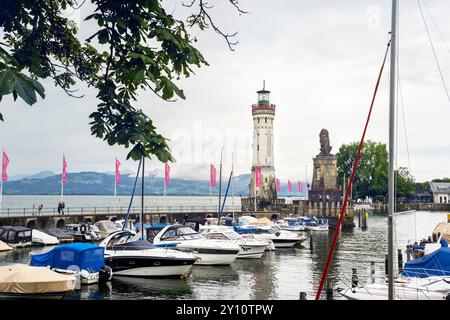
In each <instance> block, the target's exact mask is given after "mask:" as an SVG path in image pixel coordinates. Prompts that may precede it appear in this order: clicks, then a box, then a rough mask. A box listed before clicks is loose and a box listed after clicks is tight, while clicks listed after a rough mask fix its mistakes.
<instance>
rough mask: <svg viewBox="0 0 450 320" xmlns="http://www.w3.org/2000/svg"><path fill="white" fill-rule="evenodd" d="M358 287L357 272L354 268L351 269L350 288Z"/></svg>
mask: <svg viewBox="0 0 450 320" xmlns="http://www.w3.org/2000/svg"><path fill="white" fill-rule="evenodd" d="M357 286H358V271H357V269H356V268H352V288H356V287H357Z"/></svg>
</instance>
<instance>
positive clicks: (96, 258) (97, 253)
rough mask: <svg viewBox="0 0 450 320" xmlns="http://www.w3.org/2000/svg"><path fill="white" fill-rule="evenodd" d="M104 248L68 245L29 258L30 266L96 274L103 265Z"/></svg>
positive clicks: (83, 244) (80, 244) (87, 245)
mask: <svg viewBox="0 0 450 320" xmlns="http://www.w3.org/2000/svg"><path fill="white" fill-rule="evenodd" d="M104 251H105V248H103V247H100V246H98V245H95V244H89V243H70V244H64V245H60V246H56V247H54V248H53V249H52V250H50V251H49V252H47V253H43V254H34V255H32V256H31V262H30V265H31V266H36V267H46V266H50V268H57V269H65V270H67V269H69V270H74V269H75V268H74V266H76V267H78V268H79V269H80V270H88V271H90V272H98V271H99V270H100V268H101V267H103V266H104V265H105V258H104Z"/></svg>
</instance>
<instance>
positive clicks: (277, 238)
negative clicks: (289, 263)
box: [233, 224, 308, 248]
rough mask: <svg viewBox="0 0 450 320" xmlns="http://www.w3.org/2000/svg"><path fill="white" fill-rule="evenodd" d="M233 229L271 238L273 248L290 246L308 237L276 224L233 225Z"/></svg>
mask: <svg viewBox="0 0 450 320" xmlns="http://www.w3.org/2000/svg"><path fill="white" fill-rule="evenodd" d="M233 228H234V231H236V232H237V233H239V234H241V235H244V234H247V235H248V234H251V235H259V237H260V238H266V239H270V240H272V242H273V244H274V246H275V248H292V247H293V246H295V245H297V244H301V243H302V242H303V241H305V240H306V239H308V237H305V236H304V235H302V234H300V233H296V232H291V231H286V230H282V229H281V228H280V226H278V225H277V224H273V225H272V226H260V225H246V226H241V227H238V226H233Z"/></svg>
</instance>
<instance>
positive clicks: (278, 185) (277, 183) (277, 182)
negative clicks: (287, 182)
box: [276, 179, 281, 192]
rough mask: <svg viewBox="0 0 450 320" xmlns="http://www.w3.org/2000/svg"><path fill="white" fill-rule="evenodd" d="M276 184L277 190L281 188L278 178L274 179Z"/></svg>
mask: <svg viewBox="0 0 450 320" xmlns="http://www.w3.org/2000/svg"><path fill="white" fill-rule="evenodd" d="M276 186H277V192H280V188H281V185H280V179H277V180H276Z"/></svg>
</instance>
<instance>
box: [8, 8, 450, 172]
mask: <svg viewBox="0 0 450 320" xmlns="http://www.w3.org/2000/svg"><path fill="white" fill-rule="evenodd" d="M227 2H228V1H225V0H223V1H215V3H216V6H215V8H214V9H212V10H211V14H212V16H213V18H214V19H215V22H216V24H217V25H218V26H220V27H221V28H222V29H223V30H224V31H226V32H229V33H233V32H235V31H239V33H238V35H237V38H236V39H237V40H238V41H239V44H238V45H237V46H236V48H235V51H234V52H232V51H230V50H229V49H228V47H227V45H226V43H225V41H224V39H223V38H222V37H220V36H219V35H217V34H216V33H214V32H213V31H212V30H210V31H206V32H201V31H198V30H197V29H193V30H192V33H193V34H194V35H197V36H198V42H197V47H198V48H199V49H200V51H201V52H202V53H203V54H204V56H205V58H206V60H207V61H208V62H209V64H210V66H209V67H203V68H201V69H197V70H196V75H193V76H192V77H191V78H188V79H184V80H181V81H179V82H178V84H179V86H180V87H181V88H182V89H183V90H184V92H185V94H186V97H187V99H186V100H185V101H181V100H179V101H177V102H175V103H167V102H163V101H162V100H160V99H159V98H157V97H156V96H154V95H153V94H152V93H147V92H142V93H141V94H140V96H139V101H138V104H137V106H139V107H142V108H143V110H144V111H145V112H146V113H147V114H148V115H149V116H150V117H151V118H152V119H153V120H154V123H155V125H156V126H157V128H158V130H159V132H160V133H162V134H163V135H165V136H166V137H168V138H170V139H171V142H170V146H171V148H172V150H173V153H174V156H175V158H176V160H177V162H176V163H174V164H173V165H172V170H171V176H172V177H173V178H175V177H179V178H199V179H208V177H209V164H210V163H214V164H215V165H216V167H218V163H219V158H220V149H221V147H222V146H223V147H224V149H225V151H224V162H225V165H226V168H225V171H228V170H229V166H230V165H231V153H232V152H234V153H235V154H236V156H235V159H236V162H235V166H236V174H244V173H249V172H250V169H251V161H252V159H251V155H252V152H251V143H252V117H251V105H252V104H253V103H255V102H256V91H257V90H259V89H261V88H262V82H263V80H264V79H265V80H266V88H267V89H269V90H270V91H271V102H272V103H274V104H275V105H276V106H277V109H276V116H275V124H274V126H275V130H274V134H275V137H274V139H275V170H276V175H277V177H278V178H280V179H283V180H285V179H288V178H290V179H291V180H297V179H301V180H304V179H305V175H306V166H307V167H308V176H309V179H311V174H312V170H311V168H312V158H313V157H314V156H315V155H317V154H318V153H319V149H320V146H319V132H320V130H321V129H322V128H326V129H328V131H329V133H330V141H331V145H332V146H333V149H332V153H336V152H337V151H338V149H339V146H340V145H341V144H343V143H349V142H353V141H357V140H358V141H359V139H360V136H361V133H362V129H363V124H364V121H365V118H366V116H367V111H368V107H369V103H370V99H371V95H372V92H373V88H374V85H375V80H376V77H377V74H378V71H379V68H380V64H381V60H382V57H383V54H384V51H385V47H386V43H387V41H388V38H389V37H388V32H389V29H390V8H391V7H390V6H391V1H390V0H379V1H362V0H352V1H350V0H341V1H331V0H328V1H325V0H322V1H318V0H314V1H312V0H301V1H300V0H298V1H292V0H279V1H262V0H242V1H240V2H241V6H242V8H244V9H245V10H247V11H249V12H251V13H250V14H246V15H239V14H238V13H237V12H236V11H235V10H234V8H233V7H232V6H230V5H229V4H228V3H227ZM400 2H401V5H400V67H399V69H400V76H401V86H402V92H403V101H404V107H405V120H406V131H407V137H408V142H409V153H410V163H411V171H412V174H413V175H414V176H415V177H416V179H417V180H418V181H423V180H429V179H433V178H438V177H444V176H450V139H449V137H450V126H449V120H450V103H449V101H448V100H447V97H446V95H445V91H444V89H443V85H442V82H441V80H440V77H439V73H438V69H437V66H436V63H435V61H434V58H433V53H432V51H431V47H430V44H429V42H428V38H427V36H426V31H425V27H424V25H423V22H422V19H421V16H420V11H419V9H418V5H417V2H416V1H400ZM163 3H164V5H165V7H166V9H167V11H168V12H173V14H174V15H175V16H176V17H179V18H180V17H186V16H187V13H188V11H186V8H183V7H182V6H181V2H180V1H176V0H172V1H164V2H163ZM210 3H211V4H212V3H213V1H210ZM427 3H428V7H429V9H430V10H431V12H432V14H433V17H434V19H435V21H436V23H437V25H438V26H439V28H440V31H441V33H442V35H443V37H444V39H445V41H449V42H450V20H449V19H448V12H450V2H449V1H447V0H427ZM191 10H192V9H191ZM88 14H89V10H88V7H83V8H82V9H81V12H72V13H70V15H72V16H73V17H74V19H75V20H77V19H78V20H80V17H84V16H86V15H88ZM425 14H428V13H427V11H425ZM427 19H428V23H429V28H430V31H431V36H432V38H433V41H434V44H435V47H436V51H437V55H438V57H439V60H440V63H441V66H442V69H443V73H444V77H445V79H446V81H449V82H450V51H449V50H448V47H447V46H446V43H444V42H443V41H442V40H441V38H440V37H439V34H438V33H437V31H436V29H435V28H434V26H433V24H432V22H431V20H430V18H429V16H428V15H427ZM79 27H80V35H81V36H82V37H84V38H86V37H87V36H88V35H90V34H92V33H93V29H92V27H91V26H89V25H86V24H85V23H82V24H81V25H80V26H79ZM388 79H389V75H388V70H387V72H386V73H385V74H384V76H383V79H382V84H381V87H380V91H379V95H378V98H377V101H376V105H375V109H374V113H373V117H372V121H371V124H370V126H369V129H368V132H367V136H366V138H367V139H371V140H374V141H381V142H384V143H387V141H388V98H389V95H388ZM44 84H45V85H46V98H45V100H40V101H39V102H38V103H36V104H35V105H34V106H32V107H29V106H27V105H25V104H24V103H23V102H21V101H18V102H13V101H12V98H11V97H8V98H5V99H3V100H2V102H1V103H0V108H1V112H2V113H3V115H4V118H5V122H4V123H1V124H0V147H3V148H4V149H5V151H6V152H7V153H8V154H9V157H10V159H11V163H10V167H9V174H10V175H14V174H19V173H32V172H37V171H42V170H52V171H54V172H60V171H61V162H62V154H63V153H65V154H66V158H67V163H68V171H69V172H78V171H86V170H96V171H113V170H114V158H115V157H117V158H119V160H120V161H121V162H122V164H123V165H122V168H124V169H125V168H126V169H131V170H134V169H135V168H136V167H137V163H134V162H133V161H131V160H130V161H125V156H126V154H127V151H126V150H124V149H123V148H121V147H110V146H108V145H107V144H106V143H105V142H103V141H101V140H99V139H97V138H95V137H93V136H91V135H90V129H89V125H88V122H89V119H88V115H89V114H90V113H91V112H92V111H93V110H95V108H96V104H97V101H96V99H95V92H94V91H92V90H89V89H87V88H86V87H84V86H82V85H79V86H78V88H79V89H80V91H79V92H80V93H82V94H85V97H84V98H83V99H74V98H70V97H68V96H67V95H65V93H64V92H63V91H62V90H60V89H58V88H55V87H54V86H53V84H52V83H51V82H49V81H44ZM449 85H450V83H449ZM401 115H402V113H401V109H400V116H401ZM404 132H405V130H404V126H403V119H402V117H400V118H399V128H398V133H399V136H398V166H407V165H408V159H407V156H406V155H407V153H406V143H405V133H404ZM162 169H163V164H161V163H159V162H158V161H152V162H151V163H149V164H148V166H146V170H147V171H148V170H159V172H161V173H162V172H163V170H162ZM227 174H228V173H226V174H225V175H227Z"/></svg>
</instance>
